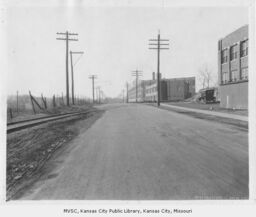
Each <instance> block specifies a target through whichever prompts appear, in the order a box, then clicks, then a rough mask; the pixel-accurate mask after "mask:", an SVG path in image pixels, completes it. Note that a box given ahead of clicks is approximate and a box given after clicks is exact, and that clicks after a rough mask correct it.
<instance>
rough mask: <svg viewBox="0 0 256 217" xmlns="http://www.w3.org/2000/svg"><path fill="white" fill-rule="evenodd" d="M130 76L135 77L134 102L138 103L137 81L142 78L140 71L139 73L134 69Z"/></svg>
mask: <svg viewBox="0 0 256 217" xmlns="http://www.w3.org/2000/svg"><path fill="white" fill-rule="evenodd" d="M132 72H133V73H132V76H135V77H136V102H138V80H139V77H140V76H142V73H140V72H142V71H139V70H138V69H136V70H135V71H132Z"/></svg>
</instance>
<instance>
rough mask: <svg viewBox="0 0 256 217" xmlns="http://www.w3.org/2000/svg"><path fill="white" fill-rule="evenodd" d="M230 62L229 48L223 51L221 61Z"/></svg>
mask: <svg viewBox="0 0 256 217" xmlns="http://www.w3.org/2000/svg"><path fill="white" fill-rule="evenodd" d="M226 62H228V49H224V50H223V51H221V63H226Z"/></svg>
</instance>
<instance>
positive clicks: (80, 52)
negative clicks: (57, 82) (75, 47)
mask: <svg viewBox="0 0 256 217" xmlns="http://www.w3.org/2000/svg"><path fill="white" fill-rule="evenodd" d="M73 54H84V52H83V51H77V52H74V51H70V62H71V82H72V89H71V90H72V104H73V105H75V95H74V94H75V93H74V88H75V87H74V69H73V68H74V66H75V65H76V63H77V62H76V63H75V64H74V65H73Z"/></svg>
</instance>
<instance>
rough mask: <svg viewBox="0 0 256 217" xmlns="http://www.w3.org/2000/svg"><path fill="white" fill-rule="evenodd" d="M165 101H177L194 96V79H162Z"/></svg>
mask: <svg viewBox="0 0 256 217" xmlns="http://www.w3.org/2000/svg"><path fill="white" fill-rule="evenodd" d="M163 82H164V83H165V85H166V97H164V99H163V100H165V101H179V100H184V99H187V98H190V97H192V96H194V95H195V77H187V78H172V79H164V80H163Z"/></svg>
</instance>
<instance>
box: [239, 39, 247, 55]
mask: <svg viewBox="0 0 256 217" xmlns="http://www.w3.org/2000/svg"><path fill="white" fill-rule="evenodd" d="M240 49H241V57H245V56H247V55H248V39H247V40H245V41H242V42H241V48H240Z"/></svg>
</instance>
